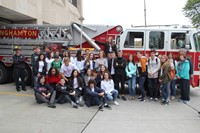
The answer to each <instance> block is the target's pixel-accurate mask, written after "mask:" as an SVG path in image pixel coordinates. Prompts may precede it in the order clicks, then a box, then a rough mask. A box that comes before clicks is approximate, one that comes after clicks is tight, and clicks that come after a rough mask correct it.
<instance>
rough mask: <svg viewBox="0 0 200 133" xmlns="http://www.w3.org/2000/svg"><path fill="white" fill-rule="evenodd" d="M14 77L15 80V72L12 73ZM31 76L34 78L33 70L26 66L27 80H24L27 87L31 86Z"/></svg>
mask: <svg viewBox="0 0 200 133" xmlns="http://www.w3.org/2000/svg"><path fill="white" fill-rule="evenodd" d="M12 75H13V76H12V77H13V79H14V75H15V72H14V71H12ZM31 76H32V74H31V69H30V67H29V66H28V65H26V66H25V78H24V81H25V84H26V85H30V84H31Z"/></svg>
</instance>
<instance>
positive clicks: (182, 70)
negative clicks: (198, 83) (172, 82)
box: [176, 60, 190, 80]
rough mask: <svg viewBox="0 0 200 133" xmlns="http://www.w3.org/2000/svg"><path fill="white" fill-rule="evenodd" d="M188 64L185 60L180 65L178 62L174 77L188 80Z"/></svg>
mask: <svg viewBox="0 0 200 133" xmlns="http://www.w3.org/2000/svg"><path fill="white" fill-rule="evenodd" d="M189 71H190V63H189V61H188V60H185V61H184V62H183V63H182V64H180V62H179V63H178V65H177V66H176V76H180V77H181V78H182V79H188V80H189V79H190V73H189Z"/></svg>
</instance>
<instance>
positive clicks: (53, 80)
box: [46, 67, 61, 90]
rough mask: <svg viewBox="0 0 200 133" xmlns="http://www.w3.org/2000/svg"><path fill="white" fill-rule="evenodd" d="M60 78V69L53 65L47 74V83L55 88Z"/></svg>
mask: <svg viewBox="0 0 200 133" xmlns="http://www.w3.org/2000/svg"><path fill="white" fill-rule="evenodd" d="M60 78H61V76H60V73H59V71H58V70H57V69H56V68H55V67H51V68H50V69H49V72H48V74H47V75H46V83H47V84H49V85H50V86H51V87H52V88H53V89H54V90H55V88H56V84H57V83H58V82H59V81H60Z"/></svg>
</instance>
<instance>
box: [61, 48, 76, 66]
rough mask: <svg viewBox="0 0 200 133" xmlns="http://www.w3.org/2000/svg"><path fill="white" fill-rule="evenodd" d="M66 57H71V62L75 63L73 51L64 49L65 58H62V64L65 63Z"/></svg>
mask: <svg viewBox="0 0 200 133" xmlns="http://www.w3.org/2000/svg"><path fill="white" fill-rule="evenodd" d="M65 57H69V59H70V63H72V64H73V63H74V58H73V57H72V56H71V53H70V51H64V52H63V57H62V58H63V59H62V64H64V58H65Z"/></svg>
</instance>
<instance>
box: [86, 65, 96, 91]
mask: <svg viewBox="0 0 200 133" xmlns="http://www.w3.org/2000/svg"><path fill="white" fill-rule="evenodd" d="M90 79H95V77H94V76H93V74H92V70H91V69H90V68H89V69H87V72H86V75H85V77H84V81H85V86H86V87H87V86H88V82H89V80H90Z"/></svg>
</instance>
